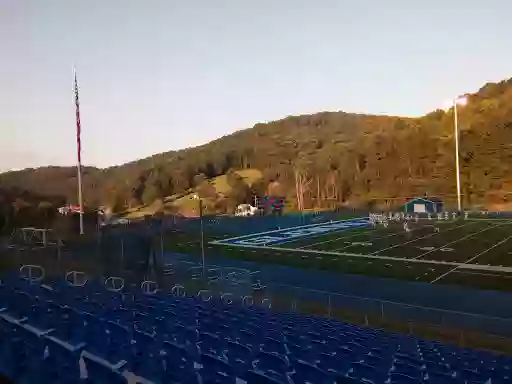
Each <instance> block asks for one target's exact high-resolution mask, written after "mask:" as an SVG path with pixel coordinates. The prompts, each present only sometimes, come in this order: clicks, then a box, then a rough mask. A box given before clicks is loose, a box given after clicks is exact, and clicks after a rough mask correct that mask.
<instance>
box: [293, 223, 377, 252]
mask: <svg viewBox="0 0 512 384" xmlns="http://www.w3.org/2000/svg"><path fill="white" fill-rule="evenodd" d="M374 231H376V229H374V228H372V229H370V230H369V231H364V232H360V233H355V234H353V235H350V236H340V237H336V238H335V239H331V240H326V241H319V242H318V243H313V244H308V245H303V246H302V247H297V249H305V248H309V247H315V246H317V245H321V244H327V243H331V242H333V241H338V240H343V239H350V238H352V237H356V236H361V235H366V234H368V233H370V232H374Z"/></svg>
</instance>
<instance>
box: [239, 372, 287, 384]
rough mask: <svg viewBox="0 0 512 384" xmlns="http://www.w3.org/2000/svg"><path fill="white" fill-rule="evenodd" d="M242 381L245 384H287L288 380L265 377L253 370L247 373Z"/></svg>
mask: <svg viewBox="0 0 512 384" xmlns="http://www.w3.org/2000/svg"><path fill="white" fill-rule="evenodd" d="M243 379H244V380H245V381H246V383H247V384H288V380H285V379H279V378H275V377H271V376H267V375H265V374H264V373H261V372H255V371H253V370H250V371H247V372H246V374H245V375H244V377H243Z"/></svg>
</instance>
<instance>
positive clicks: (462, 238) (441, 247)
mask: <svg viewBox="0 0 512 384" xmlns="http://www.w3.org/2000/svg"><path fill="white" fill-rule="evenodd" d="M504 225H507V224H500V225H493V226H491V227H488V228H484V229H482V230H481V231H478V232H474V233H470V234H469V235H466V236H464V237H461V238H460V239H457V240H454V241H451V242H449V243H446V244H443V245H442V246H440V247H439V248H436V249H433V250H431V251H427V252H424V253H422V254H421V255H419V256H416V257H413V259H419V258H420V257H423V256H425V255H428V254H429V253H432V252H435V251H440V250H441V249H443V248H447V246H448V245H452V244H456V243H459V242H461V241H462V240H466V239H469V238H470V237H473V236H475V235H479V234H480V233H483V232H486V231H488V230H490V229H494V228H498V227H502V226H504Z"/></svg>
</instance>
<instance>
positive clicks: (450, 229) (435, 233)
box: [370, 223, 475, 260]
mask: <svg viewBox="0 0 512 384" xmlns="http://www.w3.org/2000/svg"><path fill="white" fill-rule="evenodd" d="M471 224H475V223H467V224H463V225H459V226H457V227H453V228H449V229H447V230H446V231H444V232H443V233H446V232H449V231H453V230H454V229H457V228H462V227H465V226H468V225H471ZM440 234H441V232H434V233H431V234H430V235H426V236H422V237H417V238H415V239H412V240H409V241H406V242H405V243H400V244H395V245H392V246H391V247H387V248H384V249H379V250H378V251H375V252H372V253H370V255H375V254H376V253H379V252H382V251H387V250H388V249H393V248H396V247H401V246H403V245H406V244H409V243H414V242H415V241H418V240H421V239H426V238H429V237H433V236H437V235H440ZM404 260H407V259H405V258H404Z"/></svg>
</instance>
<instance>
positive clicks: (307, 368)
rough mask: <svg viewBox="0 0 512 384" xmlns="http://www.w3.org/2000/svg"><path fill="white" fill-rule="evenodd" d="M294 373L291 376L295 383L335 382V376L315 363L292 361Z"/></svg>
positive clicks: (325, 383)
mask: <svg viewBox="0 0 512 384" xmlns="http://www.w3.org/2000/svg"><path fill="white" fill-rule="evenodd" d="M292 367H293V373H292V374H290V377H291V378H292V380H293V383H294V384H312V383H314V384H333V383H334V382H335V376H334V375H332V374H331V375H329V374H327V373H326V372H324V371H322V370H320V369H319V368H317V367H315V366H314V365H311V364H308V363H305V362H302V361H295V362H293V363H292Z"/></svg>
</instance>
